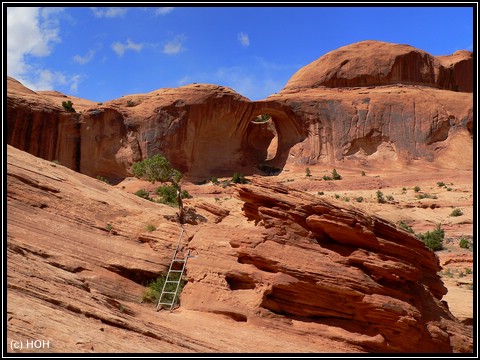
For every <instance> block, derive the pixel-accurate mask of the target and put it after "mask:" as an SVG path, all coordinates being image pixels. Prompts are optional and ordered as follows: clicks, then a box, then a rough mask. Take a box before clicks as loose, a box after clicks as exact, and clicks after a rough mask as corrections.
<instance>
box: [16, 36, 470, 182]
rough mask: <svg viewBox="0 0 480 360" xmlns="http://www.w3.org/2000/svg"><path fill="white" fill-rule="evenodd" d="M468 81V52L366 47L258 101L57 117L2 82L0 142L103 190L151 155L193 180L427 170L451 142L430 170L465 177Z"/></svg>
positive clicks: (135, 99)
mask: <svg viewBox="0 0 480 360" xmlns="http://www.w3.org/2000/svg"><path fill="white" fill-rule="evenodd" d="M378 54H380V55H381V56H379V55H378ZM472 74H473V58H472V53H471V52H467V51H460V52H456V53H455V54H453V55H451V56H444V57H434V56H432V55H429V54H427V53H425V52H423V51H421V50H418V49H414V48H412V47H410V46H406V45H397V44H389V43H383V42H376V41H365V42H361V43H357V44H352V45H350V46H346V47H343V48H340V49H338V50H336V51H332V52H330V53H328V54H325V55H324V56H322V57H321V58H319V59H318V60H317V61H314V62H313V63H312V64H309V65H307V66H305V67H304V68H302V69H300V70H299V71H298V72H297V73H296V74H294V75H293V76H292V78H291V80H290V81H289V82H288V83H287V85H286V86H285V88H284V89H283V90H282V91H281V92H280V93H279V94H275V95H272V96H270V97H268V98H267V99H264V100H262V101H255V102H252V101H249V100H248V99H247V98H245V97H243V96H241V95H239V94H237V93H235V92H234V91H233V90H231V89H228V88H225V87H223V86H216V85H207V84H192V85H187V86H182V87H179V88H175V89H159V90H157V91H153V92H150V93H148V94H139V95H129V96H125V97H122V98H120V99H116V100H112V101H109V102H106V103H103V104H100V105H99V104H95V103H93V102H91V103H90V105H91V106H90V107H89V106H88V104H86V103H85V104H83V103H82V107H81V113H80V111H79V112H78V113H77V114H71V113H66V112H65V111H63V110H62V109H61V107H60V105H61V101H60V99H62V98H61V97H59V96H58V94H56V95H55V96H53V95H54V94H52V93H48V92H47V93H34V92H32V91H30V90H28V89H25V88H21V86H19V84H18V82H16V81H15V80H14V79H8V81H7V90H8V92H7V125H8V126H7V127H8V128H7V130H8V131H7V142H8V143H9V144H11V145H13V146H15V147H17V148H20V149H23V150H26V151H29V152H30V153H32V154H34V155H37V156H41V157H43V158H45V159H49V160H53V159H57V160H59V161H60V162H61V163H62V164H65V165H66V166H68V167H70V168H72V169H75V170H76V171H80V172H82V173H84V174H87V175H89V176H93V177H95V176H104V177H107V178H109V179H110V180H112V181H120V180H121V179H123V178H124V177H126V176H128V175H129V168H130V165H131V163H132V162H134V161H139V160H141V159H143V158H146V157H149V156H152V155H154V154H156V153H162V154H163V155H165V156H166V157H167V158H168V159H169V160H170V162H171V163H172V164H173V165H174V167H176V168H178V169H179V170H180V171H182V172H183V173H185V174H186V176H187V177H188V178H190V179H191V180H192V181H196V180H197V179H200V180H201V179H210V178H211V177H212V176H231V175H232V174H233V172H235V171H241V172H243V173H246V174H253V173H262V172H263V173H265V169H267V171H270V170H271V171H273V172H275V171H278V170H281V169H282V168H283V167H284V165H285V164H286V163H287V161H288V162H294V163H297V164H310V165H313V164H328V165H334V164H335V163H339V162H344V163H349V162H351V163H352V164H357V165H358V164H361V165H363V166H365V167H369V166H373V167H374V166H379V167H385V166H410V165H412V164H413V163H415V162H416V161H417V160H419V161H420V162H422V161H423V162H427V163H432V162H435V161H436V160H437V159H439V158H442V157H444V156H445V154H446V153H448V154H450V155H452V151H450V150H449V149H450V147H451V143H452V142H459V141H461V142H462V143H463V147H464V149H465V150H464V151H463V152H462V154H457V156H456V157H455V156H454V157H453V159H451V156H450V157H449V158H450V159H451V160H453V161H450V162H440V163H439V165H442V166H455V167H462V168H467V169H471V168H472V163H473V156H472V155H473V154H472V150H473V140H472V138H473V94H472V93H471V91H472V79H473V75H472ZM457 90H458V91H457ZM259 115H268V116H270V117H271V119H270V120H269V123H268V124H267V126H266V125H264V124H263V125H262V124H258V123H257V122H255V121H254V120H255V119H256V118H257V117H258V116H259ZM458 139H461V140H458ZM471 154H472V155H471ZM454 155H455V154H454ZM465 155H466V156H465Z"/></svg>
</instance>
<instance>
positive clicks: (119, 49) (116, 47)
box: [112, 39, 143, 56]
mask: <svg viewBox="0 0 480 360" xmlns="http://www.w3.org/2000/svg"><path fill="white" fill-rule="evenodd" d="M142 48H143V44H141V43H139V44H136V43H134V42H133V41H132V40H130V39H128V40H127V42H126V43H125V44H122V43H120V42H118V41H117V42H114V43H113V44H112V49H113V51H115V52H116V53H117V55H118V56H123V54H124V53H125V51H127V50H133V51H136V52H140V50H142Z"/></svg>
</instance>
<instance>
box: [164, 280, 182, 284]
mask: <svg viewBox="0 0 480 360" xmlns="http://www.w3.org/2000/svg"><path fill="white" fill-rule="evenodd" d="M165 282H166V283H177V284H178V283H179V282H180V280H166V281H165Z"/></svg>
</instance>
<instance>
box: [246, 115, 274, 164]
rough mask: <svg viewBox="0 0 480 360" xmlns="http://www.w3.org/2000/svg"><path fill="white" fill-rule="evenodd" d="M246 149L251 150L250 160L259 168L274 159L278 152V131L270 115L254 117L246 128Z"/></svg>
mask: <svg viewBox="0 0 480 360" xmlns="http://www.w3.org/2000/svg"><path fill="white" fill-rule="evenodd" d="M247 133H248V147H249V148H250V150H253V154H252V158H253V159H252V160H253V161H254V162H255V163H256V164H258V166H259V167H265V166H267V165H265V164H266V163H268V162H270V161H271V160H273V159H275V157H276V156H277V150H278V144H279V141H278V137H279V136H278V131H277V127H276V125H275V120H274V118H273V116H272V115H270V114H266V113H263V114H260V115H257V116H255V117H254V118H253V119H252V120H251V121H250V124H249V126H248V130H247Z"/></svg>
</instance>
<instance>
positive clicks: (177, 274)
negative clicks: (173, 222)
mask: <svg viewBox="0 0 480 360" xmlns="http://www.w3.org/2000/svg"><path fill="white" fill-rule="evenodd" d="M184 232H185V228H184V227H183V226H182V232H181V233H180V237H179V239H178V243H177V247H176V248H175V252H174V254H173V258H172V262H171V263H170V267H169V268H168V273H167V277H166V278H165V282H164V283H163V288H162V292H161V294H160V298H159V299H158V304H157V309H156V310H157V311H159V310H161V309H162V308H163V307H164V306H165V307H166V308H168V307H170V311H172V310H173V306H174V305H175V300H176V299H177V296H178V294H177V293H178V289H179V288H180V282H181V281H182V276H183V272H184V271H185V267H186V266H187V260H188V259H189V258H193V257H194V256H191V255H190V249H188V250H187V252H186V254H185V253H182V252H181V251H179V249H180V242H181V240H182V237H183V233H184ZM183 248H184V247H182V250H183ZM182 255H183V257H182ZM169 284H172V285H171V286H168V285H169ZM172 287H175V290H174V291H172Z"/></svg>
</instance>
